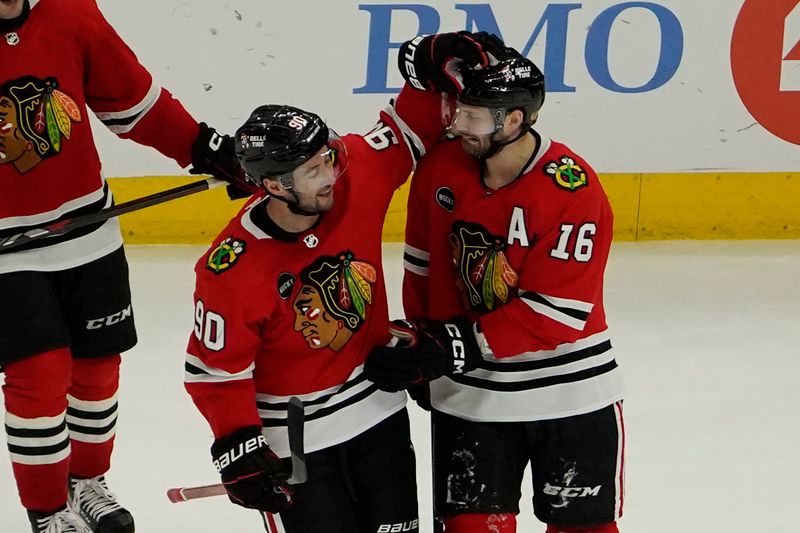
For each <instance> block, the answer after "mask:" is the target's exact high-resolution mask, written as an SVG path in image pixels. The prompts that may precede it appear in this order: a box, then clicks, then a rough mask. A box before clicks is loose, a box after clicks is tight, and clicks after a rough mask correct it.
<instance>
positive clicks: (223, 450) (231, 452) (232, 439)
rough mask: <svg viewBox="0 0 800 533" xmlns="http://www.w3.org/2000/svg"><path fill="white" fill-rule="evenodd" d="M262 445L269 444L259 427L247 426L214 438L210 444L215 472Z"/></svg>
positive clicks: (267, 445)
mask: <svg viewBox="0 0 800 533" xmlns="http://www.w3.org/2000/svg"><path fill="white" fill-rule="evenodd" d="M263 447H267V448H269V444H267V439H265V438H264V435H263V434H262V433H261V427H259V426H247V427H243V428H242V429H239V430H237V431H235V432H234V433H232V434H230V435H228V436H227V437H223V438H221V439H217V440H215V441H214V444H212V445H211V458H212V459H213V461H214V467H215V468H216V469H217V472H220V473H222V472H223V471H224V470H225V469H226V468H228V467H229V466H230V465H232V464H233V463H235V462H236V461H237V460H239V459H241V458H242V457H244V456H245V455H248V454H250V453H252V452H254V451H255V450H258V449H259V448H263Z"/></svg>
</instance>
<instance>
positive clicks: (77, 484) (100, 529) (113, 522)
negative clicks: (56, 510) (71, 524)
mask: <svg viewBox="0 0 800 533" xmlns="http://www.w3.org/2000/svg"><path fill="white" fill-rule="evenodd" d="M69 507H70V508H71V509H72V510H73V511H74V512H75V513H77V514H79V515H80V516H81V518H83V520H84V522H86V524H87V525H88V526H89V530H90V531H92V532H93V533H133V532H134V525H133V516H131V513H129V512H128V510H127V509H125V508H124V507H122V506H121V505H120V504H118V503H117V498H116V497H115V496H114V495H113V494H111V492H110V491H109V490H108V486H107V485H106V480H105V477H104V476H98V477H94V478H91V479H78V478H74V477H70V478H69Z"/></svg>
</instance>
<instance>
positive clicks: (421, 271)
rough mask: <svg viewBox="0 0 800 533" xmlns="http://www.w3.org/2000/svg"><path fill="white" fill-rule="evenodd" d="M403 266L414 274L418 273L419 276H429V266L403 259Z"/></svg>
mask: <svg viewBox="0 0 800 533" xmlns="http://www.w3.org/2000/svg"><path fill="white" fill-rule="evenodd" d="M403 268H405V269H406V270H408V271H409V272H411V273H413V274H416V275H418V276H422V277H425V278H427V277H428V272H429V270H428V268H427V267H421V266H417V265H415V264H413V263H409V262H408V261H403Z"/></svg>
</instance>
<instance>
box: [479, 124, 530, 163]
mask: <svg viewBox="0 0 800 533" xmlns="http://www.w3.org/2000/svg"><path fill="white" fill-rule="evenodd" d="M530 130H531V126H530V125H526V126H525V127H523V128H520V131H519V133H518V134H517V135H515V136H514V137H512V138H510V139H508V140H506V141H496V140H495V139H494V138H495V137H496V136H497V134H498V133H499V132H500V130H497V131H495V132H494V133H492V135H491V136H490V137H489V149H488V150H487V151H486V153H485V154H483V155H482V156H480V157H479V158H478V159H480V161H481V163H486V160H487V159H489V158H490V157H492V156H493V155H495V154H496V153H497V152H499V151H500V150H502V149H503V147H504V146H508V145H509V144H513V143H515V142H517V141H518V140H519V139H521V138H522V136H523V135H525V134H526V133H528V132H529V131H530Z"/></svg>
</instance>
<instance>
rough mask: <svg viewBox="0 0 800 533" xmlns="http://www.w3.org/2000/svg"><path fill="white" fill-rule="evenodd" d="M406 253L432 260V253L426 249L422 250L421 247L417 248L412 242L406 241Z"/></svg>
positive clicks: (424, 259)
mask: <svg viewBox="0 0 800 533" xmlns="http://www.w3.org/2000/svg"><path fill="white" fill-rule="evenodd" d="M405 253H407V254H408V255H410V256H413V257H416V258H417V259H422V260H423V261H430V259H431V254H430V253H428V252H426V251H425V250H420V249H419V248H415V247H413V246H411V245H410V244H408V243H406V248H405Z"/></svg>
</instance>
